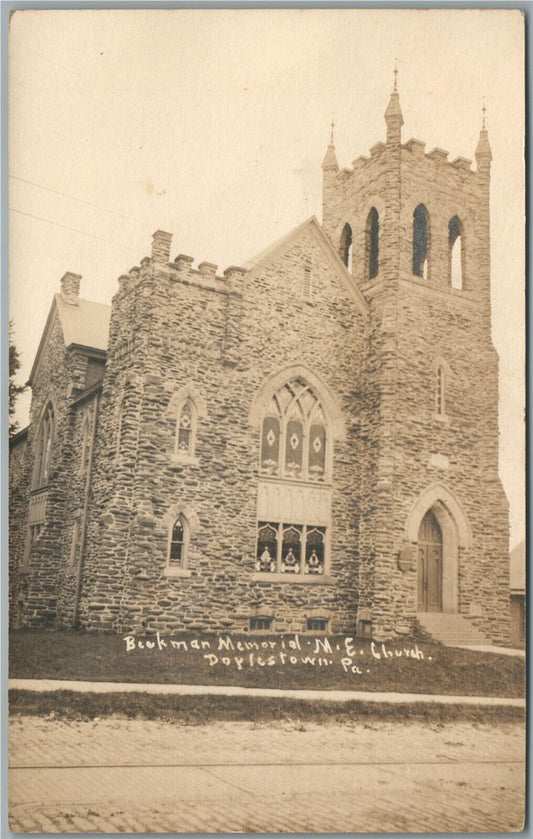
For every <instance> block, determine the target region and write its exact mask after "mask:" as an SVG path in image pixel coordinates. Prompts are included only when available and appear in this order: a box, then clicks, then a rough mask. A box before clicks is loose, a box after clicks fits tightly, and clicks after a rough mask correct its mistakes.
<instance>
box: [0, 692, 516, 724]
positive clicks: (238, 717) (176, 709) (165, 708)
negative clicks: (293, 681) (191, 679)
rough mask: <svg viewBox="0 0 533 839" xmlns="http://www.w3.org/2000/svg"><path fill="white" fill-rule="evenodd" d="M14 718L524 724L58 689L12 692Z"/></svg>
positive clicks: (423, 706) (434, 710)
mask: <svg viewBox="0 0 533 839" xmlns="http://www.w3.org/2000/svg"><path fill="white" fill-rule="evenodd" d="M9 713H10V715H11V716H15V715H17V714H21V715H23V716H28V715H37V716H44V717H46V718H48V719H52V720H56V719H57V720H64V721H66V722H69V721H73V720H86V719H91V720H94V719H101V718H104V717H113V718H118V719H123V718H127V719H128V718H129V719H148V720H154V719H159V720H164V721H168V722H173V723H178V724H179V725H206V724H209V723H213V722H218V721H224V722H227V721H249V722H257V723H260V722H262V723H271V722H280V721H281V720H293V721H295V722H298V723H303V722H317V723H326V724H327V723H336V724H338V723H341V724H342V723H351V724H353V723H354V722H357V723H366V722H373V721H380V722H383V721H384V720H387V721H390V722H401V723H410V722H419V723H420V722H423V723H437V724H440V723H446V722H456V721H462V722H472V723H480V724H482V725H493V724H496V725H500V724H501V723H504V722H524V719H525V709H524V708H513V707H497V706H486V707H476V706H475V705H439V704H438V703H432V702H419V703H414V702H413V703H405V704H401V705H399V704H398V705H396V704H387V703H385V702H383V703H382V702H360V701H353V702H320V701H306V700H300V699H287V698H281V699H278V698H276V699H274V698H271V697H261V699H257V698H256V697H254V696H212V695H211V696H210V695H209V694H207V695H203V696H164V695H162V694H146V693H137V692H135V693H113V694H110V693H108V694H99V693H77V692H74V691H67V690H59V691H49V692H43V693H40V692H39V693H37V692H34V691H27V690H10V691H9Z"/></svg>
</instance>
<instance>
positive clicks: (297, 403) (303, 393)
mask: <svg viewBox="0 0 533 839" xmlns="http://www.w3.org/2000/svg"><path fill="white" fill-rule="evenodd" d="M327 445H328V442H327V431H326V418H325V415H324V411H323V409H322V406H321V404H320V401H319V399H318V397H317V396H316V394H315V393H314V391H313V390H312V388H311V387H310V386H309V385H308V384H307V383H306V382H305V381H304V380H303V379H300V378H296V379H292V380H291V381H289V382H287V383H286V384H285V385H283V386H282V387H281V388H279V390H278V391H277V392H276V393H275V394H274V395H273V397H272V399H271V400H270V403H269V405H268V408H267V412H266V416H265V417H264V419H263V427H262V435H261V463H260V470H261V472H263V473H264V474H267V475H277V476H278V477H281V478H290V479H301V480H312V481H323V480H324V479H325V477H326V472H327Z"/></svg>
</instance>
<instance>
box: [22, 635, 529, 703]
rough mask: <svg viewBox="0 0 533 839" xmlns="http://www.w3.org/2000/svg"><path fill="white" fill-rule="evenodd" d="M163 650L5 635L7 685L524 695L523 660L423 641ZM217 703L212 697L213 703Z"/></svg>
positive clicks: (290, 641)
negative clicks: (53, 682)
mask: <svg viewBox="0 0 533 839" xmlns="http://www.w3.org/2000/svg"><path fill="white" fill-rule="evenodd" d="M227 639H229V640H227ZM160 641H161V642H162V643H161V644H158V643H157V639H156V637H155V636H147V637H145V638H136V639H135V641H133V640H132V641H130V642H129V645H130V646H131V647H133V646H134V647H135V648H134V649H130V650H129V651H128V648H127V644H126V642H125V641H124V640H123V638H122V637H121V636H117V635H101V634H96V633H94V634H93V633H84V632H74V631H43V630H15V631H13V632H12V633H11V634H10V642H9V643H10V648H9V676H10V678H26V679H67V680H88V681H97V682H102V681H105V682H108V681H109V682H138V683H141V682H150V683H170V684H196V685H240V686H244V687H269V688H296V689H303V688H316V689H321V690H365V691H387V692H391V691H393V692H401V693H431V694H452V695H461V694H464V695H471V696H508V697H522V696H524V695H525V661H524V659H520V658H516V657H514V656H506V655H495V654H493V653H481V652H475V651H473V650H460V649H453V648H451V647H444V646H442V645H440V644H430V643H426V642H424V641H417V642H415V641H413V640H406V641H403V642H398V641H395V642H390V643H389V642H387V643H386V644H385V645H381V644H377V643H375V644H373V645H372V642H370V641H367V640H361V639H357V640H355V639H347V638H345V636H339V637H332V636H329V637H328V638H327V639H326V638H324V637H322V636H316V637H315V636H313V635H300V636H294V635H287V636H282V637H280V636H264V635H257V636H252V635H233V634H227V635H225V634H221V635H220V636H217V635H202V634H196V635H194V634H192V633H189V634H185V633H183V634H181V635H179V634H178V635H172V636H166V635H163V636H161V638H160ZM171 641H173V642H174V645H172V644H171ZM139 642H140V643H139ZM163 642H164V644H166V646H164V645H163ZM150 644H153V646H150ZM140 645H142V648H141V646H140ZM221 646H222V647H223V648H222V649H221ZM195 647H196V648H195ZM378 656H379V658H378ZM183 699H185V697H181V700H183ZM220 699H221V697H217V700H216V701H217V703H218V702H220ZM150 701H151V702H152V701H154V697H151V698H150ZM191 701H194V702H197V701H198V697H195V698H193V697H191ZM166 702H167V703H168V697H167V698H166Z"/></svg>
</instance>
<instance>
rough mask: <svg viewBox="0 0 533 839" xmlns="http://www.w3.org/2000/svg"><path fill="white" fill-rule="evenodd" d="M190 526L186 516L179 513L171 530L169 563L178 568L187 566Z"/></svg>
mask: <svg viewBox="0 0 533 839" xmlns="http://www.w3.org/2000/svg"><path fill="white" fill-rule="evenodd" d="M188 536H189V531H188V526H187V521H186V519H185V517H184V516H182V515H179V516H178V518H177V519H176V521H175V522H174V524H173V525H172V530H171V532H170V540H169V547H168V564H169V565H170V566H174V567H177V568H185V565H186V560H187V543H188Z"/></svg>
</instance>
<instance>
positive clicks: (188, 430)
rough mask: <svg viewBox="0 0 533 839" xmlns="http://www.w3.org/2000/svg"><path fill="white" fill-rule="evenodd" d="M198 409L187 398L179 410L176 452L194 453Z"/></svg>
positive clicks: (181, 453)
mask: <svg viewBox="0 0 533 839" xmlns="http://www.w3.org/2000/svg"><path fill="white" fill-rule="evenodd" d="M195 431H196V411H195V407H194V404H193V402H192V401H191V400H190V399H187V401H186V402H184V403H183V405H182V406H181V408H180V410H179V415H178V423H177V433H176V453H177V454H179V455H191V456H192V455H193V454H194V446H195V439H194V438H195Z"/></svg>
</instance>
